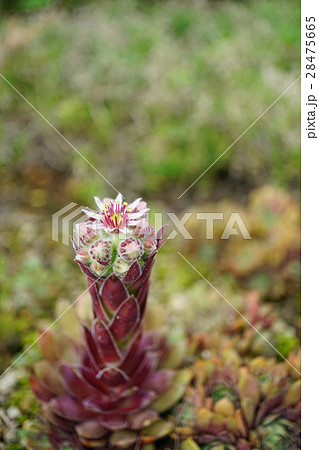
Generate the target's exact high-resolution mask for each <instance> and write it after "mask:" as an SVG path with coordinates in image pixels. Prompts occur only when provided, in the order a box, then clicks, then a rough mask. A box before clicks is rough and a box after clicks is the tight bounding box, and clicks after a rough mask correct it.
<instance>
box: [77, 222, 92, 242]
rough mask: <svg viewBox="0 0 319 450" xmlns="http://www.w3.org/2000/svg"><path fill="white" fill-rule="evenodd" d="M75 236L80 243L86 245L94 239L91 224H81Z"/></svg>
mask: <svg viewBox="0 0 319 450" xmlns="http://www.w3.org/2000/svg"><path fill="white" fill-rule="evenodd" d="M77 235H78V239H79V240H80V242H81V243H82V244H84V245H87V244H89V243H90V242H91V241H92V240H93V239H94V238H95V237H96V232H95V231H94V230H93V225H92V224H91V223H89V222H83V223H81V224H80V225H79V226H78V228H77Z"/></svg>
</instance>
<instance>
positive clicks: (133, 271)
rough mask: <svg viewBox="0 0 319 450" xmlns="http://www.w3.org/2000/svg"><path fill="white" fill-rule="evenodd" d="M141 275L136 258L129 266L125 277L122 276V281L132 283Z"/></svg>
mask: <svg viewBox="0 0 319 450" xmlns="http://www.w3.org/2000/svg"><path fill="white" fill-rule="evenodd" d="M140 276H141V268H140V265H139V263H138V261H137V260H135V261H134V262H133V263H132V265H131V267H130V268H129V269H128V271H127V273H126V275H125V277H124V278H123V283H127V284H131V283H134V281H136V280H137V279H138V278H139V277H140Z"/></svg>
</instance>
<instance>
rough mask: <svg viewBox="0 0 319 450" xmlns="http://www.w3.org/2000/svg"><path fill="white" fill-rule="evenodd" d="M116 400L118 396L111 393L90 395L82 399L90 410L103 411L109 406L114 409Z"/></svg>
mask: <svg viewBox="0 0 319 450" xmlns="http://www.w3.org/2000/svg"><path fill="white" fill-rule="evenodd" d="M117 401H118V398H116V397H114V396H111V395H91V397H88V398H86V399H85V400H84V401H83V404H84V405H85V407H86V408H87V409H89V410H90V411H95V412H98V413H105V412H107V411H108V410H109V409H111V408H112V409H114V406H115V403H116V402H117Z"/></svg>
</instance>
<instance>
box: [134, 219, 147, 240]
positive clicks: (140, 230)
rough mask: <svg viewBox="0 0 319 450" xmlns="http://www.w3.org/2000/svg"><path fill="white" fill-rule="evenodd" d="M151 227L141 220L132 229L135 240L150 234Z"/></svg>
mask: <svg viewBox="0 0 319 450" xmlns="http://www.w3.org/2000/svg"><path fill="white" fill-rule="evenodd" d="M150 229H151V226H150V225H149V223H148V222H147V221H146V220H141V222H139V223H138V224H137V225H136V227H135V228H134V231H133V234H134V236H136V237H137V238H144V237H146V236H148V235H149V234H150Z"/></svg>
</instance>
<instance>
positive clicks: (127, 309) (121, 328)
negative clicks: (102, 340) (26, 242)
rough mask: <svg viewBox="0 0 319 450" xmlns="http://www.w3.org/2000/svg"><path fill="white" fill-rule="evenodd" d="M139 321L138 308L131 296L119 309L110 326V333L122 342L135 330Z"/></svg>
mask: <svg viewBox="0 0 319 450" xmlns="http://www.w3.org/2000/svg"><path fill="white" fill-rule="evenodd" d="M139 320H140V307H139V305H138V303H137V301H136V299H135V297H133V296H131V297H129V298H128V299H127V300H125V302H124V303H122V305H121V306H120V307H119V309H118V310H117V311H116V313H115V314H114V317H113V319H112V322H111V324H110V331H111V333H112V334H113V335H114V337H115V338H116V339H119V340H123V339H125V338H127V337H128V336H129V334H130V333H132V331H134V329H135V328H136V326H137V324H138V321H139Z"/></svg>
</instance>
